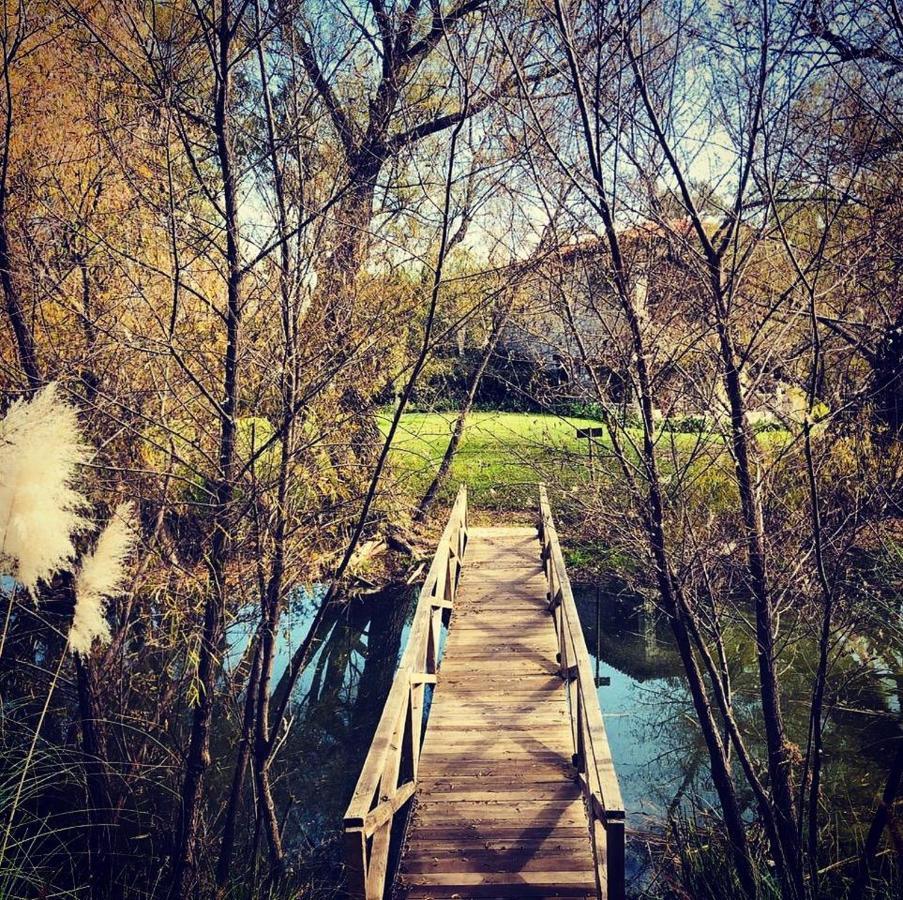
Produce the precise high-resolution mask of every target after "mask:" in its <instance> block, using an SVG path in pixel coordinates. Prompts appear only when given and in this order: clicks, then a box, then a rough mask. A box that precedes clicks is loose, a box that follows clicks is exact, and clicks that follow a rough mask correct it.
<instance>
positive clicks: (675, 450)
mask: <svg viewBox="0 0 903 900" xmlns="http://www.w3.org/2000/svg"><path fill="white" fill-rule="evenodd" d="M455 418H456V414H455V413H454V412H446V413H406V414H405V415H404V416H403V417H402V419H401V423H400V426H399V431H398V434H397V435H396V438H395V441H394V444H393V449H392V454H391V457H390V465H391V470H392V474H393V476H394V480H395V486H396V488H397V489H398V490H402V491H405V492H406V493H408V494H409V495H410V497H411V498H412V501H415V500H417V499H419V498H420V497H421V496H423V493H424V492H425V491H426V489H427V487H428V486H429V483H430V481H431V480H432V477H433V474H434V473H435V471H436V469H437V468H438V466H439V463H440V461H441V459H442V456H443V454H444V453H445V448H446V447H447V446H448V441H449V438H450V436H451V429H452V427H453V425H454V422H455ZM390 420H391V413H390V412H389V411H385V412H384V413H383V414H382V415H381V417H380V426H381V427H382V429H383V430H384V431H386V430H388V427H389V422H390ZM599 426H600V423H599V422H598V421H595V420H592V419H583V418H578V417H573V416H566V417H561V416H554V415H544V414H541V413H511V412H474V413H471V415H470V416H468V419H467V424H466V426H465V430H464V435H463V437H462V439H461V443H460V445H459V447H458V452H457V454H456V456H455V459H454V463H453V464H452V470H451V475H450V477H448V478H447V479H446V482H445V484H444V485H443V487H442V490H441V492H440V497H439V499H440V502H442V503H449V502H450V501H451V500H452V499H453V498H454V495H455V492H456V491H457V489H458V485H459V484H460V483H461V482H462V481H463V482H466V483H467V486H468V489H469V491H470V497H469V501H470V506H471V507H472V508H473V509H475V510H486V511H493V512H500V511H505V512H512V513H515V512H516V513H532V512H533V510H534V508H535V506H536V503H537V484H538V482H540V481H545V482H547V483H549V484H550V485H555V487H556V488H557V489H558V490H559V491H560V490H562V489H564V490H568V489H570V490H575V491H576V490H579V489H580V486H581V485H582V484H585V483H587V482H588V481H589V480H590V468H589V459H588V454H587V441H586V439H585V438H581V439H579V440H578V439H577V436H576V433H575V432H576V429H577V428H586V427H599ZM630 434H631V436H632V438H633V439H634V441H636V442H637V443H638V442H639V440H640V433H639V430H631V431H630ZM759 440H760V441H761V442H762V443H763V444H764V445H765V446H774V447H778V446H780V445H782V444H783V443H784V442H786V440H787V435H786V433H783V432H781V433H766V434H763V435H760V438H759ZM656 443H657V445H658V457H659V466H660V470H661V472H662V474H663V475H664V476H665V477H666V478H667V477H668V475H669V473H670V472H674V471H675V469H677V468H680V467H682V466H683V465H684V464H687V463H689V469H688V472H690V473H694V472H695V473H697V474H696V475H693V476H692V477H691V479H690V480H691V481H692V482H693V486H694V489H695V490H698V491H701V492H703V493H705V494H706V495H710V496H707V501H706V502H709V503H715V504H717V503H722V504H731V503H733V502H734V501H733V498H732V492H733V490H734V487H733V483H732V479H731V477H730V471H731V469H730V466H729V461H728V460H727V459H726V458H725V456H724V455H723V454H724V445H723V443H722V441H721V438H720V437H718V436H716V435H712V434H709V435H708V436H706V437H703V436H700V435H697V434H675V433H672V432H670V431H662V432H659V433H658V435H657V438H656ZM713 463H714V465H713ZM613 465H614V462H613V456H612V454H611V450H610V444H609V441H608V438H607V436H605V437H602V438H598V439H596V441H595V442H594V468H595V469H596V471H597V472H598V471H600V470H602V469H603V468H609V467H611V466H613ZM699 473H707V474H704V476H703V477H702V478H698V477H697V476H698V474H699Z"/></svg>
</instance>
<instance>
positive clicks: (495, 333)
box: [414, 310, 508, 522]
mask: <svg viewBox="0 0 903 900" xmlns="http://www.w3.org/2000/svg"><path fill="white" fill-rule="evenodd" d="M507 319H508V311H507V310H505V313H504V315H503V316H502V318H501V320H500V321H499V322H498V323H497V324H496V325H495V327H494V328H493V329H492V334H491V335H490V336H489V340H488V341H487V342H486V346H485V347H484V348H483V355H482V356H481V357H480V361H479V362H478V363H477V367H476V368H475V369H474V370H473V372H471V373H470V381H469V383H468V386H467V396H466V398H465V400H464V403H463V404H462V406H461V409H460V410H459V411H458V417H457V419H455V425H454V428H453V429H452V433H451V439H450V440H449V442H448V446H447V447H446V448H445V455H444V456H443V457H442V462H441V463H440V464H439V468H438V470H437V471H436V474H435V476H434V477H433V480H432V482H431V483H430V486H429V488H427V491H426V493H425V494H424V495H423V499H422V500H421V501H420V506H418V508H417V511H416V513H415V514H414V521H415V522H422V521H423V520H424V519H425V518H426V516H427V513H428V512H429V510H430V507H431V506H432V505H433V503H434V502H435V500H436V495H437V494H438V493H439V488H440V487H442V483H443V482H444V481H445V477H446V476H447V475H448V470H449V469H450V468H451V464H452V462H453V460H454V458H455V454H456V453H457V452H458V444H459V443H460V442H461V436H462V434H463V433H464V424H465V422H466V421H467V417H468V416H469V415H470V411H471V409H472V408H473V403H474V400H475V399H476V396H477V391H478V390H479V389H480V382H481V381H482V380H483V373H484V372H485V371H486V367H487V366H488V365H489V360H490V358H491V357H492V354H493V353H494V352H495V348H496V346H497V345H498V342H499V339H500V338H501V336H502V332H503V331H504V330H505V323H506V321H507Z"/></svg>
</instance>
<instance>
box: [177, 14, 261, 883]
mask: <svg viewBox="0 0 903 900" xmlns="http://www.w3.org/2000/svg"><path fill="white" fill-rule="evenodd" d="M244 8H245V7H242V9H243V10H244ZM232 28H233V23H232V21H231V15H230V2H229V0H222V4H221V8H220V18H219V21H218V23H217V44H218V46H217V47H216V50H217V58H216V60H215V68H216V73H217V86H216V101H215V109H214V130H215V133H216V150H217V158H218V162H219V168H220V176H221V179H222V185H223V200H224V213H225V231H226V264H227V271H228V274H227V282H226V294H227V308H226V316H225V318H226V349H225V359H224V373H223V402H222V414H221V417H220V418H221V432H220V449H219V479H218V483H217V486H216V491H215V509H214V515H213V531H212V535H211V540H210V555H209V563H208V569H209V591H208V596H207V602H206V604H205V608H204V624H203V631H202V635H201V647H200V657H199V661H198V682H199V687H200V697H199V700H198V704H197V706H196V707H195V709H194V713H193V716H192V725H191V738H190V742H189V746H188V756H187V759H186V764H185V780H184V783H183V786H182V803H181V816H180V822H179V831H178V836H177V842H176V849H175V854H174V868H173V879H172V890H171V896H172V897H174V898H182V897H185V896H186V895H187V893H188V892H189V890H190V889H191V887H192V885H193V883H194V880H195V869H196V866H197V856H196V850H197V848H196V844H197V837H198V830H199V825H200V812H201V798H202V790H203V782H204V774H205V772H206V770H207V767H208V766H209V764H210V723H211V719H212V715H213V705H214V689H215V679H216V667H217V665H218V661H219V660H220V659H221V658H222V646H223V637H224V633H223V618H224V611H225V596H226V585H225V578H226V563H227V560H228V557H229V554H230V551H231V530H232V519H233V511H232V501H233V478H234V466H235V433H236V430H235V416H236V406H237V402H238V375H239V372H238V356H239V346H238V345H239V329H240V324H241V280H242V270H241V261H240V249H239V225H238V198H237V185H236V181H235V171H234V164H233V158H232V152H233V151H232V129H231V121H230V116H231V112H230V104H231V88H232V72H231V65H232V62H231V58H230V47H231V40H232V36H233V33H234V32H233V31H232Z"/></svg>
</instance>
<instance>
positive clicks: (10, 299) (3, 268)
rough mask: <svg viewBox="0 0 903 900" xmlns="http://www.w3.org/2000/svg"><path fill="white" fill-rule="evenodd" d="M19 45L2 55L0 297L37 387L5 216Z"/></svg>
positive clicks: (38, 375)
mask: <svg viewBox="0 0 903 900" xmlns="http://www.w3.org/2000/svg"><path fill="white" fill-rule="evenodd" d="M19 46H20V42H19V38H16V40H15V41H14V43H13V46H12V47H8V46H6V44H4V46H3V54H4V56H5V59H4V65H3V88H4V99H5V101H6V110H5V112H6V116H5V121H4V127H3V149H2V154H0V284H2V286H3V299H4V301H5V305H6V314H7V316H8V317H9V322H10V325H12V329H13V336H14V338H15V341H16V353H17V354H18V356H19V365H20V366H21V367H22V371H23V372H24V373H25V377H26V378H27V379H28V386H29V387H30V388H31V389H32V390H37V388H39V387H40V386H41V385H42V384H43V383H44V379H43V378H42V377H41V369H40V366H39V364H38V357H37V353H36V352H35V345H34V336H33V335H32V333H31V327H30V325H29V324H28V320H27V318H26V316H25V310H24V308H23V305H22V298H21V296H20V295H19V290H18V287H17V285H16V282H15V279H14V278H13V272H12V251H11V249H10V240H9V222H8V220H7V206H8V201H9V186H8V176H9V154H10V141H11V139H12V132H13V90H12V79H11V76H10V71H9V70H10V66H11V65H12V63H13V58H14V57H15V55H16V51H17V50H18V48H19Z"/></svg>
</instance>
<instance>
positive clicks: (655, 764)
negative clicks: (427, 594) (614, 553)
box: [215, 583, 903, 895]
mask: <svg viewBox="0 0 903 900" xmlns="http://www.w3.org/2000/svg"><path fill="white" fill-rule="evenodd" d="M320 593H321V592H320V591H314V592H313V593H309V592H305V591H299V592H298V593H297V595H296V597H295V599H294V601H293V603H292V604H291V609H290V612H289V614H288V617H287V619H286V622H285V631H284V637H285V640H284V642H283V647H282V651H281V654H280V657H279V659H278V660H277V665H276V668H275V671H274V676H275V679H274V680H278V678H279V676H280V675H281V674H282V672H283V671H284V669H285V667H286V666H287V664H288V662H289V660H290V658H291V653H292V651H293V649H294V647H295V646H297V644H298V642H299V641H300V640H301V639H302V638H303V636H304V635H305V634H306V632H307V630H308V628H309V626H310V622H311V619H312V617H313V613H314V607H315V601H316V600H317V599H318V596H319V594H320ZM574 595H575V600H576V603H577V607H578V610H579V612H580V617H581V621H582V624H583V629H584V637H585V639H586V644H587V647H588V648H589V651H590V655H591V656H592V661H593V666H594V667H595V670H596V675H597V677H598V680H599V688H598V693H599V699H600V704H601V706H602V710H603V714H604V716H605V723H606V728H607V731H608V735H609V741H610V744H611V749H612V755H613V757H614V761H615V766H616V769H617V773H618V777H619V779H620V783H621V788H622V792H623V795H624V801H625V805H626V808H627V815H628V819H627V821H628V866H629V875H630V877H631V878H632V880H633V883H634V885H635V886H636V885H640V884H642V883H643V881H644V880H645V879H644V872H645V870H646V868H647V863H648V860H649V858H650V855H651V852H652V850H653V849H654V846H655V844H656V843H659V842H660V841H661V836H662V833H663V828H664V823H666V822H667V819H668V816H669V814H670V813H672V812H673V811H674V810H676V809H677V808H679V807H680V806H681V804H682V803H686V802H687V801H689V800H690V799H692V800H693V801H694V803H695V804H696V805H697V806H699V805H701V806H702V807H703V808H704V807H705V806H706V805H711V804H714V796H713V793H712V789H711V785H710V784H709V782H708V777H707V755H706V752H705V747H704V745H703V744H702V742H701V740H700V738H699V734H698V729H697V728H696V726H695V725H694V719H693V715H692V708H691V705H690V703H689V699H688V695H687V691H686V688H685V684H684V680H683V677H682V674H681V664H680V660H679V658H678V655H677V653H676V651H675V648H674V645H673V642H672V640H671V638H670V632H669V629H668V627H667V624H666V623H665V622H663V621H662V620H661V617H659V616H657V615H656V614H655V612H654V610H653V609H652V608H651V607H650V606H649V605H648V604H644V602H643V599H642V598H641V597H638V596H637V595H634V594H630V593H629V592H627V591H625V590H623V589H621V588H619V587H618V586H617V585H613V584H611V583H608V584H604V585H575V586H574ZM415 597H416V590H415V589H413V588H407V587H406V588H401V589H387V590H385V591H382V592H379V593H377V594H372V595H369V596H366V597H360V598H356V599H354V600H353V601H351V602H350V603H348V604H347V605H346V606H345V607H344V608H343V609H342V610H341V612H340V613H337V614H336V616H335V618H334V620H333V621H332V622H330V623H327V625H326V627H325V628H324V631H323V633H324V635H325V636H324V638H323V643H322V644H321V646H320V647H319V649H318V650H317V652H316V655H315V656H314V657H313V659H312V660H311V662H310V664H309V665H308V666H307V668H306V670H305V671H304V672H303V673H302V677H301V678H300V679H299V684H298V685H297V687H296V689H295V692H294V695H293V700H294V704H293V714H294V718H293V721H292V727H291V729H290V731H289V733H288V737H287V739H286V742H285V745H284V747H283V748H282V750H281V751H280V753H279V757H278V766H277V771H276V782H277V784H276V790H277V796H279V797H282V798H291V799H290V804H289V806H288V809H287V810H285V811H284V815H285V817H286V828H285V834H286V839H287V844H288V846H289V847H290V848H291V850H292V851H293V856H295V857H296V858H297V859H298V860H299V866H300V867H301V869H302V870H303V872H304V875H305V877H306V878H307V879H308V883H309V884H310V885H311V887H314V886H315V887H316V888H317V889H318V890H319V891H321V892H326V893H327V894H328V892H329V890H330V888H334V889H335V890H336V893H337V895H338V892H339V890H340V884H341V831H340V829H341V821H342V815H343V813H344V810H345V807H346V805H347V803H348V800H349V798H350V796H351V792H352V790H353V788H354V785H355V783H356V781H357V777H358V774H359V772H360V768H361V765H362V763H363V760H364V756H365V755H366V752H367V749H368V747H369V744H370V740H371V738H372V735H373V732H374V730H375V728H376V725H377V722H378V720H379V716H380V713H381V711H382V706H383V703H384V701H385V698H386V696H387V694H388V692H389V689H390V687H391V684H392V679H393V677H394V673H395V669H396V666H397V663H398V660H399V658H400V655H401V652H402V650H403V649H404V646H405V641H406V639H407V631H408V628H409V627H410V621H411V617H412V614H413V608H414V603H413V601H414V599H415ZM236 635H238V636H237V637H236ZM727 635H728V638H727V639H728V642H730V641H734V646H733V647H730V648H729V649H730V658H731V659H732V660H736V665H735V670H734V671H732V672H731V675H732V679H733V686H734V692H735V693H734V696H735V709H736V710H737V711H738V715H739V716H740V717H741V718H745V719H746V720H747V721H746V725H745V727H748V728H749V729H751V733H753V734H755V722H756V721H757V716H756V703H755V687H756V678H755V656H754V648H753V644H752V641H751V640H750V639H749V637H748V635H747V634H746V632H745V631H743V630H742V629H739V628H738V629H736V631H732V630H731V629H730V628H728V629H727ZM244 643H245V642H244V640H243V639H242V638H241V635H240V632H239V631H237V630H234V631H233V662H235V661H237V659H238V657H240V655H241V650H242V646H243V644H244ZM851 647H852V649H851V650H850V653H851V654H859V657H858V661H859V662H861V661H862V658H863V654H868V653H871V654H872V656H873V657H874V659H875V660H876V663H875V665H874V666H865V667H863V666H862V665H856V666H853V665H850V666H849V667H845V666H844V665H842V664H838V666H837V669H838V672H839V675H838V677H837V678H835V681H834V682H832V685H831V698H832V700H833V703H834V707H835V711H834V713H833V714H832V716H831V717H830V719H829V721H828V724H827V728H826V740H825V743H826V748H827V754H826V756H827V759H826V767H825V791H826V796H827V797H829V798H830V801H831V803H832V804H834V806H835V808H836V809H837V810H838V811H839V812H843V811H844V810H845V809H849V810H850V811H854V812H856V813H857V814H861V813H862V811H863V810H864V809H865V810H867V809H870V808H871V804H872V802H873V798H874V797H875V796H876V793H877V791H878V790H879V789H880V782H881V781H882V779H883V777H884V775H885V769H886V765H887V763H886V760H887V748H888V746H889V742H890V741H891V739H892V738H893V736H894V735H895V734H897V733H898V729H899V725H898V724H897V721H896V717H897V715H898V714H899V709H900V696H901V694H903V682H901V680H900V679H899V676H898V677H897V678H896V679H894V678H891V677H889V675H888V671H889V670H890V671H896V672H899V671H900V668H899V665H897V666H896V668H895V669H894V667H893V666H892V665H891V666H890V667H888V666H887V665H884V664H882V663H881V662H880V660H882V659H884V656H883V655H882V653H880V652H878V651H876V650H874V649H872V648H871V647H870V646H869V645H868V641H867V640H866V639H864V638H861V637H860V638H858V639H857V641H855V642H853V643H852V644H851ZM799 656H800V658H799V659H796V658H794V659H793V660H791V661H790V663H791V664H790V665H789V667H788V668H787V669H786V670H785V678H784V684H785V692H786V693H785V707H786V711H787V724H788V728H789V729H790V731H791V734H792V736H793V737H794V739H795V740H797V741H798V742H799V741H801V738H800V737H799V735H800V734H804V728H805V721H806V716H807V714H808V709H807V705H806V703H805V702H804V698H806V697H807V696H808V689H809V685H810V684H811V663H812V659H813V656H812V654H811V653H805V652H803V653H801V654H799ZM753 743H754V744H755V740H754V741H753ZM754 749H756V750H758V749H759V748H757V747H755V748H754ZM215 758H216V757H215ZM222 774H223V777H225V776H226V775H227V774H228V771H227V770H226V769H224V770H223V773H222ZM741 800H742V801H743V802H746V803H747V804H749V803H750V798H749V797H746V796H744V797H741Z"/></svg>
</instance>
